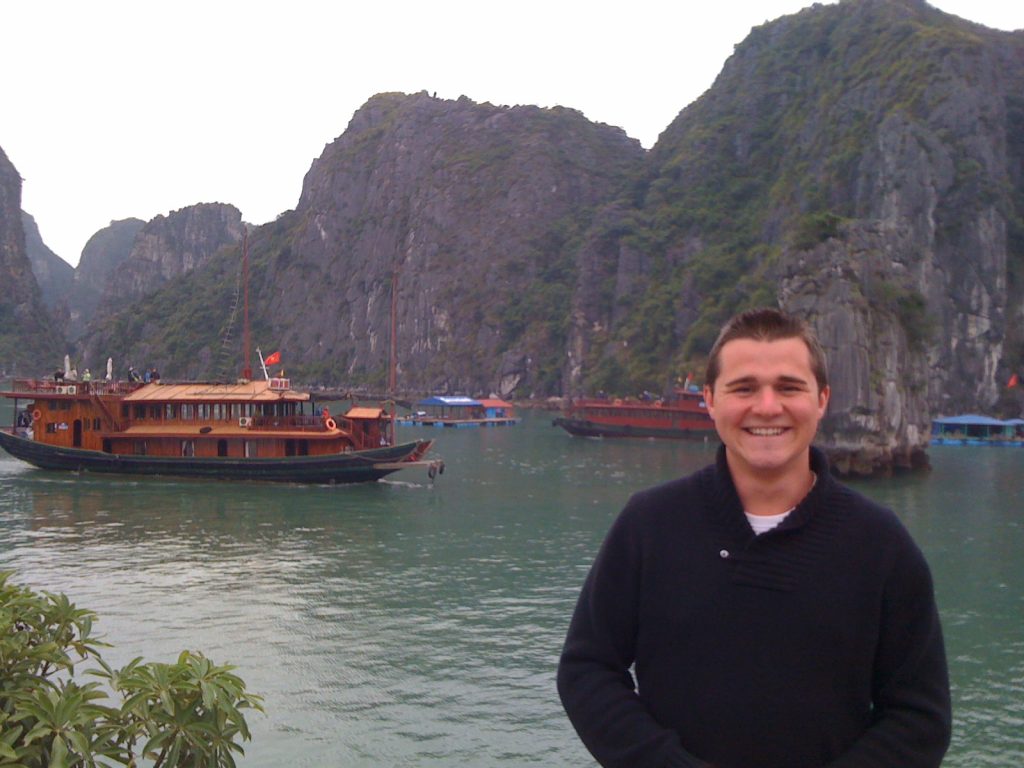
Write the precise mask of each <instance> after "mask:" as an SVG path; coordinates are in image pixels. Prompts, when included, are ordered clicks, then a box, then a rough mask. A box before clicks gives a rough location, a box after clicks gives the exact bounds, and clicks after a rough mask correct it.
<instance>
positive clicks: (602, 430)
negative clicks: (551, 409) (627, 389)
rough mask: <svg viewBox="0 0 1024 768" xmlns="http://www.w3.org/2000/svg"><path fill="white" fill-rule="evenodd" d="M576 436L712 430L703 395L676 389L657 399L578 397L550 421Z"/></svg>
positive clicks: (683, 435)
mask: <svg viewBox="0 0 1024 768" xmlns="http://www.w3.org/2000/svg"><path fill="white" fill-rule="evenodd" d="M552 424H553V425H555V426H557V427H561V428H562V429H564V430H565V431H566V432H568V433H569V434H571V435H576V436H578V437H667V438H676V439H680V438H693V437H705V436H707V435H713V434H714V433H715V431H714V430H715V425H714V422H712V421H711V416H709V415H708V410H707V406H706V405H705V403H704V395H703V394H702V393H701V392H700V391H697V390H693V389H684V388H677V389H676V390H675V391H674V392H673V393H672V394H671V395H670V396H669V397H666V398H663V399H658V400H654V399H651V400H639V399H633V398H626V399H620V398H615V399H610V398H578V399H574V400H570V401H569V404H568V406H567V407H566V409H565V412H564V414H563V415H562V416H561V417H559V418H557V419H555V420H554V421H553V422H552Z"/></svg>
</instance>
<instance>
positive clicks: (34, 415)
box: [32, 408, 43, 421]
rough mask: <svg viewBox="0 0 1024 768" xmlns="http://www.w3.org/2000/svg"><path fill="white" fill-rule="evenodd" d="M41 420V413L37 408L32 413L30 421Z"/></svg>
mask: <svg viewBox="0 0 1024 768" xmlns="http://www.w3.org/2000/svg"><path fill="white" fill-rule="evenodd" d="M41 418H43V412H42V411H40V410H39V409H38V408H36V409H35V410H34V411H32V421H39V420H40V419H41Z"/></svg>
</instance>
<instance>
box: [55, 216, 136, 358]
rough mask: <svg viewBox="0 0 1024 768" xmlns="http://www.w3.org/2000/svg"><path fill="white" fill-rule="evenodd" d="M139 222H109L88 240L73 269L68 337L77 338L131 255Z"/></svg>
mask: <svg viewBox="0 0 1024 768" xmlns="http://www.w3.org/2000/svg"><path fill="white" fill-rule="evenodd" d="M145 224H146V222H144V221H143V220H142V219H121V220H120V221H111V222H110V225H109V226H106V227H104V228H103V229H101V230H100V231H99V232H97V233H96V234H94V235H93V236H92V237H90V238H89V241H88V242H87V243H86V244H85V247H84V248H83V249H82V255H81V259H79V262H78V266H77V267H76V268H75V275H74V285H73V286H72V288H71V291H70V295H69V296H68V327H67V330H66V331H65V332H66V333H67V334H68V337H69V338H72V339H77V338H78V337H79V336H80V335H81V334H82V332H83V331H84V330H85V327H86V325H87V324H88V323H89V321H90V320H92V317H93V315H94V314H95V313H96V308H97V307H98V306H99V303H100V298H101V297H102V296H103V294H104V292H105V291H106V290H107V289H108V288H109V286H110V285H111V283H112V282H113V276H114V275H115V274H116V273H117V269H118V268H119V267H120V266H121V265H122V264H123V263H124V262H125V261H127V260H128V257H129V256H131V252H132V246H133V245H134V244H135V238H136V236H137V235H138V234H139V231H140V230H141V229H142V228H143V227H144V226H145Z"/></svg>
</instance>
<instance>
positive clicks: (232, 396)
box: [0, 378, 443, 483]
mask: <svg viewBox="0 0 1024 768" xmlns="http://www.w3.org/2000/svg"><path fill="white" fill-rule="evenodd" d="M0 395H3V396H4V397H6V398H8V399H13V400H14V405H15V423H14V424H13V425H12V426H11V427H10V428H9V429H0V447H3V448H4V449H5V450H6V451H7V452H8V453H10V454H11V455H12V456H14V457H15V458H18V459H21V460H23V461H26V462H28V463H29V464H33V465H34V466H37V467H40V468H42V469H55V470H72V471H80V472H102V473H119V474H135V475H173V476H179V477H210V478H216V479H222V480H269V481H276V482H291V483H356V482H366V481H371V480H378V479H380V478H382V477H385V476H386V475H389V474H391V473H392V472H396V471H397V470H399V469H407V468H413V467H424V468H426V469H427V473H428V475H429V476H430V477H431V478H433V477H434V476H436V474H437V473H438V472H442V471H443V464H442V462H440V461H439V460H435V461H425V460H423V457H424V456H425V454H426V453H427V451H428V450H429V449H430V447H431V445H432V442H433V441H431V440H416V441H413V442H408V443H404V444H400V445H396V444H395V443H394V433H393V421H392V416H393V414H391V413H389V412H387V411H386V410H385V409H383V408H379V407H365V406H356V407H352V408H350V409H349V410H348V411H347V412H346V413H345V414H343V415H341V414H339V415H338V416H337V417H335V416H332V415H331V414H330V413H329V411H328V410H327V409H326V408H323V409H319V410H316V409H315V405H314V403H312V402H311V397H310V395H309V394H308V393H305V392H299V391H296V390H293V389H292V388H291V386H290V383H289V381H288V380H287V379H284V378H276V379H269V380H267V381H247V380H241V381H239V382H237V383H235V384H206V383H195V382H192V383H183V384H173V383H172V384H168V383H163V382H159V383H151V384H141V383H138V382H120V381H109V382H108V381H92V382H79V383H76V384H60V383H58V382H53V381H51V380H49V379H21V380H15V382H14V385H13V387H12V388H11V389H10V390H8V391H4V392H0Z"/></svg>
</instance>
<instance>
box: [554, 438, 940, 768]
mask: <svg viewBox="0 0 1024 768" xmlns="http://www.w3.org/2000/svg"><path fill="white" fill-rule="evenodd" d="M811 467H812V469H813V470H814V471H815V472H816V473H817V475H818V482H817V483H816V485H815V487H814V488H813V489H812V491H811V493H810V494H809V495H808V496H807V498H805V499H804V500H803V501H802V502H801V503H800V504H799V505H798V506H797V507H796V509H795V510H794V511H793V512H792V513H791V514H790V515H789V517H787V518H786V520H785V521H784V522H783V523H782V524H781V525H780V526H779V527H778V528H775V529H773V530H771V531H769V532H767V533H765V534H763V535H761V536H755V535H754V532H753V530H752V529H751V528H750V524H749V523H748V522H747V519H746V516H745V515H744V514H743V509H742V506H741V504H740V501H739V497H738V496H737V495H736V490H735V488H734V486H733V484H732V480H731V478H730V475H729V471H728V468H727V465H726V462H725V453H724V449H720V450H719V454H718V459H717V461H716V464H715V465H714V466H710V467H707V468H705V469H704V470H701V471H700V472H697V473H695V474H693V475H691V476H689V477H686V478H681V479H679V480H675V481H672V482H669V483H665V484H663V485H660V486H657V487H655V488H651V489H648V490H646V491H643V492H641V493H638V494H636V495H634V496H633V497H632V498H631V499H630V501H629V503H628V504H627V505H626V508H625V509H624V510H623V511H622V513H621V515H620V516H619V517H618V519H617V520H616V522H615V523H614V525H613V526H612V529H611V531H610V532H609V534H608V537H607V538H606V540H605V542H604V544H603V545H602V548H601V551H600V553H599V554H598V556H597V560H596V561H595V563H594V565H593V568H592V569H591V571H590V574H589V576H588V577H587V580H586V582H585V584H584V586H583V591H582V593H581V594H580V598H579V602H578V604H577V606H576V611H575V613H574V615H573V618H572V623H571V625H570V627H569V633H568V636H567V638H566V642H565V648H564V650H563V652H562V658H561V661H560V663H559V668H558V690H559V694H560V695H561V697H562V702H563V704H564V706H565V709H566V712H567V713H568V714H569V718H570V719H571V721H572V723H573V725H574V726H575V728H576V730H577V732H578V733H579V735H580V737H581V739H582V740H583V742H584V744H586V746H587V748H588V749H590V751H591V752H592V753H593V755H594V756H595V757H596V758H597V760H598V762H600V763H601V764H602V765H603V766H606V767H610V766H623V768H625V767H626V766H628V767H629V768H643V767H644V766H651V767H652V768H653V767H654V766H657V767H658V768H663V767H666V766H687V767H696V766H704V765H707V764H713V765H714V766H717V767H720V768H820V767H823V766H828V768H854V767H856V768H867V767H868V766H871V767H876V768H934V767H935V766H938V765H940V763H941V762H942V756H943V754H944V753H945V751H946V747H947V746H948V743H949V735H950V719H951V713H950V701H949V681H948V677H947V671H946V658H945V651H944V649H943V642H942V632H941V628H940V626H939V617H938V612H937V611H936V607H935V599H934V595H933V590H932V582H931V575H930V573H929V571H928V566H927V564H926V563H925V561H924V558H923V556H922V554H921V552H920V550H919V549H918V548H917V546H916V545H915V544H914V542H913V541H912V540H911V538H910V535H909V534H908V533H907V531H906V530H905V529H904V527H903V526H902V525H901V524H900V522H899V520H898V519H897V518H896V516H895V515H894V514H893V513H892V512H890V511H889V510H887V509H885V508H884V507H881V506H879V505H878V504H875V503H874V502H872V501H870V500H868V499H866V498H864V497H863V496H861V495H860V494H858V493H856V492H854V491H852V490H850V489H849V488H847V487H845V486H843V485H842V484H840V483H839V482H837V481H836V480H835V479H833V478H832V477H831V476H830V474H829V470H828V464H827V462H826V460H825V457H824V455H823V454H822V453H821V452H820V451H817V450H816V449H812V453H811ZM634 664H635V668H634V671H635V675H636V685H635V686H634V679H633V676H632V675H631V674H630V667H631V665H634Z"/></svg>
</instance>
